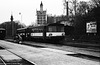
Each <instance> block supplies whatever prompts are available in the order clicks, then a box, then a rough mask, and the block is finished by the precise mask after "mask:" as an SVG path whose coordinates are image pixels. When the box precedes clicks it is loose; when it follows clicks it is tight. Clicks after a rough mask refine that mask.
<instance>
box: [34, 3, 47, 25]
mask: <svg viewBox="0 0 100 65" xmlns="http://www.w3.org/2000/svg"><path fill="white" fill-rule="evenodd" d="M36 13H37V24H38V25H45V24H47V21H46V20H47V16H46V11H43V3H42V1H41V4H40V11H36Z"/></svg>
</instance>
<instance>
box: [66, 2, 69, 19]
mask: <svg viewBox="0 0 100 65" xmlns="http://www.w3.org/2000/svg"><path fill="white" fill-rule="evenodd" d="M68 9H69V8H68V1H67V2H66V16H67V17H68V16H69V12H68Z"/></svg>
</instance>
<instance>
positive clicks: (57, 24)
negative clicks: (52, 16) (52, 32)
mask: <svg viewBox="0 0 100 65" xmlns="http://www.w3.org/2000/svg"><path fill="white" fill-rule="evenodd" d="M55 25H56V26H64V24H60V23H52V24H48V25H47V26H55Z"/></svg>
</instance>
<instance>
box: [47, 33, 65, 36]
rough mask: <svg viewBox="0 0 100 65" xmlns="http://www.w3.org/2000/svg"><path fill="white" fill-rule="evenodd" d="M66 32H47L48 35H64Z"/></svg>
mask: <svg viewBox="0 0 100 65" xmlns="http://www.w3.org/2000/svg"><path fill="white" fill-rule="evenodd" d="M64 35H65V32H47V33H46V36H64Z"/></svg>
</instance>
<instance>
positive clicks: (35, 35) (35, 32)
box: [17, 23, 65, 41]
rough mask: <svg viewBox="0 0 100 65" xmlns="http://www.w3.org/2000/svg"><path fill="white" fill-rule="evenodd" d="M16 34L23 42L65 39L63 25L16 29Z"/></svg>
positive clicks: (54, 24)
mask: <svg viewBox="0 0 100 65" xmlns="http://www.w3.org/2000/svg"><path fill="white" fill-rule="evenodd" d="M17 34H19V35H21V37H22V38H23V40H32V41H35V40H43V41H60V40H62V39H64V37H65V31H64V25H63V24H57V23H53V24H49V25H45V26H36V27H27V28H20V29H17Z"/></svg>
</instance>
